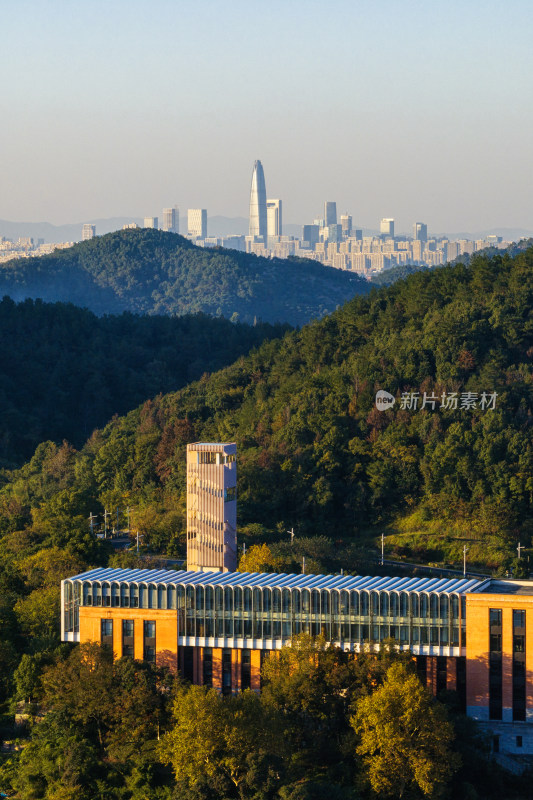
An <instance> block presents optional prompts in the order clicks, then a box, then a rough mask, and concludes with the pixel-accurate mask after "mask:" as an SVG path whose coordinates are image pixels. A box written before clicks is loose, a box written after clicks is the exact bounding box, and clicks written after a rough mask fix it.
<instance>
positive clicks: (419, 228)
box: [413, 222, 428, 242]
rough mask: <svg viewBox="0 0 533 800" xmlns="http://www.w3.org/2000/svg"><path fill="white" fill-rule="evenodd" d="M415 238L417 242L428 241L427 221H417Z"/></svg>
mask: <svg viewBox="0 0 533 800" xmlns="http://www.w3.org/2000/svg"><path fill="white" fill-rule="evenodd" d="M413 239H414V240H415V242H427V240H428V226H427V225H426V223H425V222H415V223H414V225H413Z"/></svg>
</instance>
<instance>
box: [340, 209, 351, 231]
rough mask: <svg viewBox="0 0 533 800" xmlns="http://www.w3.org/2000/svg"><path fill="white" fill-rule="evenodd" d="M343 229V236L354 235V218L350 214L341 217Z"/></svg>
mask: <svg viewBox="0 0 533 800" xmlns="http://www.w3.org/2000/svg"><path fill="white" fill-rule="evenodd" d="M341 227H342V235H343V236H346V237H348V236H351V235H352V218H351V216H350V214H342V215H341Z"/></svg>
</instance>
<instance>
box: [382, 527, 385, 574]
mask: <svg viewBox="0 0 533 800" xmlns="http://www.w3.org/2000/svg"><path fill="white" fill-rule="evenodd" d="M381 566H382V567H383V566H385V534H384V533H382V534H381Z"/></svg>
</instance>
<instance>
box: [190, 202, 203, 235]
mask: <svg viewBox="0 0 533 800" xmlns="http://www.w3.org/2000/svg"><path fill="white" fill-rule="evenodd" d="M187 235H188V236H192V237H194V238H196V239H205V237H206V236H207V210H206V209H205V208H189V209H188V211H187Z"/></svg>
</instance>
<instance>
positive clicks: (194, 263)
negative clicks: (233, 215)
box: [0, 228, 369, 325]
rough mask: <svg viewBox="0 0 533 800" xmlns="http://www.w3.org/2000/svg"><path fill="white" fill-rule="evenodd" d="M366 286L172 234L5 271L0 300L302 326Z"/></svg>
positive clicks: (300, 264) (118, 241)
mask: <svg viewBox="0 0 533 800" xmlns="http://www.w3.org/2000/svg"><path fill="white" fill-rule="evenodd" d="M368 290H369V284H368V282H367V281H366V280H364V279H363V278H359V277H358V276H356V275H352V274H350V273H348V272H342V271H340V270H334V269H331V267H325V266H323V265H322V264H319V263H318V262H316V261H311V260H309V261H307V260H303V259H299V258H289V259H283V260H282V259H269V258H260V257H258V256H255V255H250V254H247V253H241V252H238V251H236V250H224V249H221V248H216V249H211V248H208V249H204V248H201V247H196V246H195V245H193V244H192V243H191V242H190V241H188V240H187V239H185V238H183V236H179V235H178V234H174V233H165V232H163V231H158V230H151V229H147V228H138V229H133V230H124V231H116V232H115V233H108V234H106V235H105V236H99V237H97V238H94V239H91V240H90V241H86V242H81V243H80V244H77V245H74V246H73V247H71V248H69V249H67V250H61V251H56V252H54V253H52V254H51V255H46V256H39V257H37V258H32V259H18V260H14V261H10V262H8V263H6V264H2V268H1V269H0V296H2V295H9V296H10V297H12V298H13V299H15V300H21V299H25V298H27V297H31V298H41V299H42V300H46V301H61V302H67V303H74V304H75V305H77V306H80V307H82V308H88V309H89V310H91V311H94V312H95V313H96V314H120V313H122V312H123V311H131V312H134V313H138V314H195V313H197V312H199V311H202V312H204V313H206V314H211V315H213V316H223V317H227V318H228V319H230V318H231V319H232V320H236V319H238V320H239V321H241V322H249V323H253V322H254V320H263V321H264V322H287V323H290V324H291V325H303V324H304V323H306V322H308V321H309V320H311V319H314V318H317V317H322V316H323V315H324V314H327V313H330V312H332V311H334V310H335V308H337V306H339V305H342V304H343V303H344V302H346V300H349V299H350V298H351V297H353V296H354V295H356V294H362V293H366V292H368Z"/></svg>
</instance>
